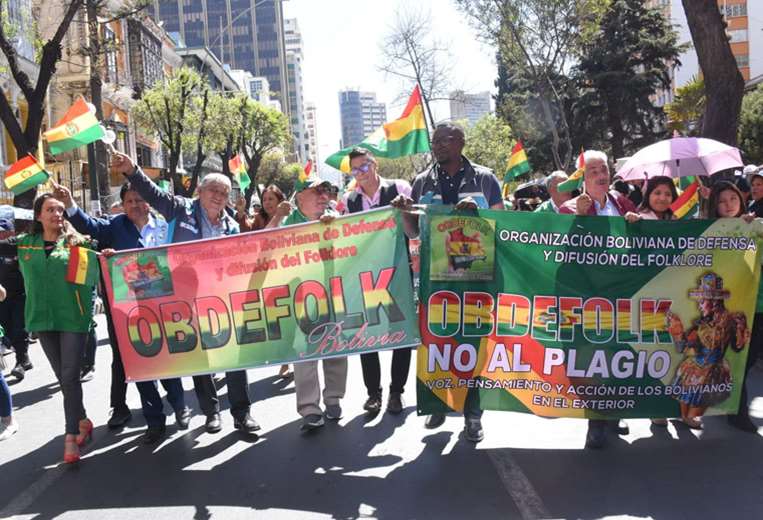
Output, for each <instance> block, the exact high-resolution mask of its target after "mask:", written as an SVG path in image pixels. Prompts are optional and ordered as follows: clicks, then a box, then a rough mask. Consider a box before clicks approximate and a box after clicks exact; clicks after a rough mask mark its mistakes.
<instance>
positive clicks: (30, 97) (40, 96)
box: [0, 0, 82, 208]
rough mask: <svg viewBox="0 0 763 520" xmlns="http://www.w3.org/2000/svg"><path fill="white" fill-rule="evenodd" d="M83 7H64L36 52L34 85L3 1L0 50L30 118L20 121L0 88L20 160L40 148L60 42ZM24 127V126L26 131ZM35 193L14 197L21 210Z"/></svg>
mask: <svg viewBox="0 0 763 520" xmlns="http://www.w3.org/2000/svg"><path fill="white" fill-rule="evenodd" d="M81 6H82V0H71V1H70V2H67V3H65V4H64V8H63V16H62V18H61V22H60V23H59V24H58V27H57V28H56V30H55V32H54V33H53V36H52V37H51V38H50V39H49V40H47V41H46V42H45V43H43V44H42V46H41V48H40V49H39V52H38V53H37V64H38V65H39V68H40V71H39V74H38V75H37V81H36V82H34V84H33V82H32V80H31V79H30V78H29V75H28V74H27V73H26V72H24V70H23V68H22V66H21V65H20V63H19V54H18V51H17V49H16V46H15V45H14V42H13V41H12V38H11V37H9V27H12V26H13V21H12V20H9V19H8V9H7V8H6V6H5V5H4V2H2V1H1V0H0V50H2V52H3V55H4V56H5V60H6V62H7V67H8V70H9V72H10V75H11V77H12V78H13V82H14V83H15V84H16V85H17V86H18V88H19V90H20V92H21V94H23V96H24V99H25V100H26V102H27V118H26V121H25V122H23V123H22V122H21V121H19V120H18V119H17V117H16V113H15V112H14V109H13V107H12V106H11V103H10V102H9V99H12V96H11V95H10V94H11V93H10V92H8V91H7V90H6V89H4V88H0V120H1V121H2V122H3V126H4V127H5V129H6V130H7V131H8V135H9V136H10V138H11V141H12V142H13V147H14V148H15V149H16V155H17V156H18V157H23V156H25V155H27V154H29V153H32V152H34V150H36V149H37V143H38V142H39V139H40V129H41V128H42V121H43V118H44V117H45V109H46V106H45V96H46V94H47V92H48V86H49V85H50V81H51V79H52V78H53V75H54V74H55V72H56V64H57V63H58V62H59V60H60V59H61V50H62V49H61V41H62V40H63V38H64V36H66V33H67V31H68V30H69V25H70V24H71V22H72V20H73V19H74V16H75V15H76V14H77V11H78V9H79V8H80V7H81ZM34 37H35V38H36V37H37V35H36V34H35V35H34ZM22 124H23V125H24V127H23V128H22ZM36 194H37V191H36V190H29V191H28V192H26V193H22V194H21V195H17V196H16V197H14V202H13V203H14V204H15V205H16V206H19V207H24V208H31V207H32V202H33V201H34V198H35V196H36Z"/></svg>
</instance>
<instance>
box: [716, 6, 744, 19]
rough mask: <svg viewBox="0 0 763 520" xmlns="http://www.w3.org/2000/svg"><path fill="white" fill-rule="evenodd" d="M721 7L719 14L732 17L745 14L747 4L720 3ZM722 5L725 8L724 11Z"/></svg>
mask: <svg viewBox="0 0 763 520" xmlns="http://www.w3.org/2000/svg"><path fill="white" fill-rule="evenodd" d="M719 7H720V9H721V14H722V15H723V16H726V17H728V18H733V17H735V16H747V4H746V3H744V4H726V5H725V6H723V5H721V6H719ZM724 7H725V8H726V9H725V11H724Z"/></svg>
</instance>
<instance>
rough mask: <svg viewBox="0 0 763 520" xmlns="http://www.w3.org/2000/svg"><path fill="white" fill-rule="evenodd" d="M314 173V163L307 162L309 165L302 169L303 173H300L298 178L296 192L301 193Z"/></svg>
mask: <svg viewBox="0 0 763 520" xmlns="http://www.w3.org/2000/svg"><path fill="white" fill-rule="evenodd" d="M312 171H313V161H307V164H306V165H305V167H304V168H302V171H301V172H299V177H297V183H296V184H295V186H294V191H295V192H297V191H300V190H301V189H302V187H303V186H304V185H305V184H307V182H308V180H309V179H310V173H311V172H312Z"/></svg>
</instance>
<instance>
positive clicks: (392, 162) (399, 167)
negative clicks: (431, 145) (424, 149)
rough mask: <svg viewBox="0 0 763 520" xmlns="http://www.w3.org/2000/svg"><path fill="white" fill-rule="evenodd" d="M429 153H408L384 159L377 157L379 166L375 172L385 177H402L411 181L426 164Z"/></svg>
mask: <svg viewBox="0 0 763 520" xmlns="http://www.w3.org/2000/svg"><path fill="white" fill-rule="evenodd" d="M428 159H429V154H419V155H408V156H407V157H398V158H397V159H385V158H383V157H377V158H376V161H377V162H378V163H379V166H378V167H377V169H376V173H378V174H379V175H380V176H382V177H384V178H385V179H402V180H404V181H408V182H412V181H413V179H414V178H415V177H416V175H417V174H418V173H419V172H422V171H424V170H425V169H426V168H427V166H428Z"/></svg>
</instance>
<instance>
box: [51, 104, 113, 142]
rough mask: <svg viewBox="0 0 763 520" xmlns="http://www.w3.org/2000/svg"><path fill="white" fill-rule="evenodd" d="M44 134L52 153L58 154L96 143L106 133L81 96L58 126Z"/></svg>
mask: <svg viewBox="0 0 763 520" xmlns="http://www.w3.org/2000/svg"><path fill="white" fill-rule="evenodd" d="M44 135H45V140H46V141H47V142H48V147H49V148H50V153H52V154H53V155H57V154H60V153H64V152H68V151H69V150H73V149H75V148H79V147H80V146H85V145H87V144H90V143H94V142H95V141H97V140H98V139H100V138H101V137H103V136H104V135H105V131H104V129H103V127H102V126H101V125H100V123H99V122H98V119H96V118H95V114H94V113H93V112H92V111H91V109H90V107H89V106H88V104H87V103H86V102H85V100H84V98H82V97H79V98H78V99H77V101H75V102H74V104H73V105H72V106H71V108H69V110H68V111H67V112H66V115H64V117H63V118H62V119H61V120H60V121H59V122H58V123H57V124H56V126H54V127H53V128H51V129H50V130H48V131H47V132H45V134H44Z"/></svg>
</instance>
